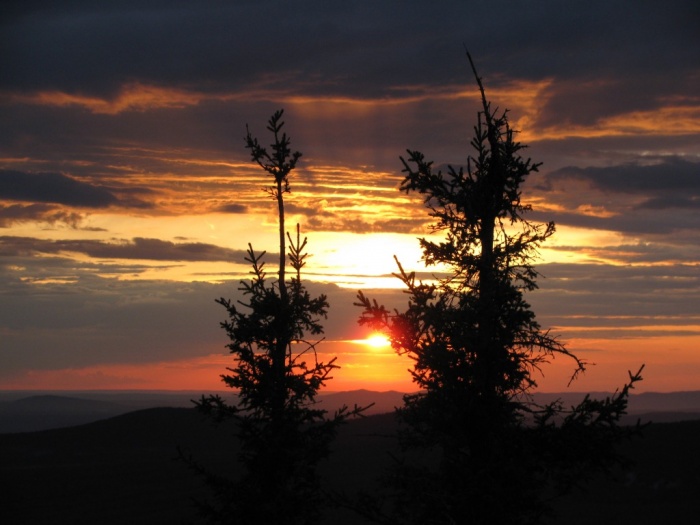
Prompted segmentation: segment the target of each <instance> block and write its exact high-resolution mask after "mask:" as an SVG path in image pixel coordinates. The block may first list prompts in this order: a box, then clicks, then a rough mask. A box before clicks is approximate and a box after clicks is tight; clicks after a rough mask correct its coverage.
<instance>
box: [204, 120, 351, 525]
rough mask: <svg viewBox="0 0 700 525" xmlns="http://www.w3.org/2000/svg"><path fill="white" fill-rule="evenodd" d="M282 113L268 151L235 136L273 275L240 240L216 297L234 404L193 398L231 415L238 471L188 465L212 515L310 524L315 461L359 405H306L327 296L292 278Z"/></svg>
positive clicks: (295, 248) (272, 127)
mask: <svg viewBox="0 0 700 525" xmlns="http://www.w3.org/2000/svg"><path fill="white" fill-rule="evenodd" d="M282 116H283V111H282V110H280V111H277V112H276V113H274V115H273V116H272V117H271V118H270V120H269V122H268V125H267V129H268V130H269V131H270V132H271V133H272V135H273V142H272V144H271V145H270V150H269V151H268V149H267V148H265V147H263V146H261V144H260V143H259V142H258V140H257V138H254V137H253V136H252V135H251V133H250V130H249V129H247V128H246V129H247V134H246V137H245V146H246V148H247V149H248V150H249V151H250V155H251V158H252V160H253V161H254V162H255V163H257V164H258V165H259V166H260V167H261V168H262V169H263V170H264V171H265V172H266V173H267V174H268V175H269V176H271V177H272V179H273V183H272V184H271V185H270V186H269V187H268V188H267V189H266V191H267V193H268V194H269V195H270V196H271V197H272V198H273V199H274V200H275V202H276V205H277V211H278V215H279V250H280V251H279V264H278V269H277V279H270V278H269V277H268V275H267V273H266V271H265V263H264V262H263V257H264V256H265V252H262V253H256V252H255V251H254V249H253V247H252V245H250V244H249V245H248V255H247V257H246V261H247V262H248V263H249V264H250V265H251V266H252V271H251V272H250V273H251V275H252V277H251V279H250V280H249V281H241V283H240V286H239V291H240V292H241V293H242V299H240V300H237V301H233V300H230V299H224V298H220V299H218V300H217V302H218V303H219V304H221V305H222V306H224V307H225V308H226V310H227V312H228V320H226V321H224V322H222V323H221V326H222V327H223V328H224V330H226V333H227V334H228V336H229V338H230V340H231V342H230V343H229V344H228V348H229V349H230V351H231V353H232V354H233V356H234V360H235V363H234V365H233V366H232V367H230V368H228V369H227V370H228V372H229V373H228V374H224V375H222V380H223V381H224V383H226V385H227V386H228V387H230V388H232V389H235V390H236V391H237V392H238V396H237V403H235V404H228V403H226V402H225V400H224V399H223V398H222V397H221V396H218V395H215V396H208V397H204V396H203V397H202V398H201V399H200V400H199V401H198V402H197V405H198V408H199V409H200V410H202V411H203V412H205V413H208V414H212V415H213V416H215V417H216V418H217V419H228V418H233V419H234V420H235V421H236V423H237V431H238V438H239V440H240V442H241V452H240V454H239V461H240V464H241V465H242V467H243V473H242V475H240V476H238V477H236V476H222V475H220V474H214V473H212V472H211V471H208V470H205V469H204V468H202V467H201V466H199V465H197V466H196V468H198V470H199V471H200V472H201V473H202V474H204V475H205V477H206V479H207V481H208V482H209V484H210V486H211V487H212V488H213V489H214V494H215V498H214V501H209V502H206V503H201V507H202V510H203V512H204V514H205V515H206V516H207V517H208V518H209V519H210V521H211V522H214V523H236V524H256V525H258V524H280V523H285V524H315V523H319V522H320V517H321V513H322V508H323V506H324V503H325V501H324V500H325V497H324V495H323V492H322V490H321V489H320V487H319V478H318V475H317V468H316V467H317V465H318V463H319V462H320V461H321V460H322V459H323V458H325V457H326V456H327V455H328V453H329V445H330V443H331V441H332V440H333V438H334V436H335V433H336V430H337V427H338V425H339V424H340V423H341V422H343V421H344V420H345V419H346V418H348V417H350V416H352V415H356V414H358V413H359V412H361V411H362V409H360V408H358V407H357V406H356V407H355V408H354V409H352V410H349V409H348V408H347V407H343V408H342V409H340V410H339V411H336V412H335V413H333V414H332V415H329V414H328V413H327V412H326V411H325V410H323V409H321V408H319V407H318V406H317V405H316V404H315V403H316V396H317V394H318V392H319V389H320V388H321V387H322V386H323V385H324V383H325V382H326V381H327V380H329V379H330V373H331V372H332V371H333V369H335V368H338V367H337V365H336V364H335V358H332V359H331V360H329V361H327V362H323V361H320V360H319V356H318V354H317V351H316V345H317V344H318V342H319V341H318V338H319V337H320V336H321V334H322V333H323V327H322V325H321V319H323V318H325V317H326V313H327V310H328V301H327V299H326V296H325V295H319V296H317V297H312V296H311V294H310V293H309V291H308V290H307V289H306V287H305V286H304V284H303V283H302V279H301V270H302V268H303V267H304V265H305V264H306V258H307V254H306V252H305V249H306V244H307V239H306V238H304V239H303V240H302V238H301V234H300V229H299V225H297V229H296V235H295V236H294V237H292V236H291V235H290V234H289V233H287V232H286V231H285V216H284V211H285V209H284V195H285V194H286V193H289V192H290V183H289V176H290V174H291V173H292V171H293V170H294V169H295V168H296V165H297V161H298V160H299V158H300V157H301V153H300V152H298V151H295V152H292V150H291V149H290V138H289V137H288V136H287V134H286V133H285V132H283V130H282V128H283V126H284V122H283V120H282ZM287 242H288V243H287ZM287 250H288V251H287ZM287 256H288V259H289V264H290V266H291V269H292V272H290V273H291V274H292V275H291V277H290V278H288V277H287V273H288V272H287ZM310 338H316V340H312V339H310Z"/></svg>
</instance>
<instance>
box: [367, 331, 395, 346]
mask: <svg viewBox="0 0 700 525" xmlns="http://www.w3.org/2000/svg"><path fill="white" fill-rule="evenodd" d="M364 343H365V344H366V345H367V346H371V347H372V348H384V347H385V346H389V345H390V344H391V343H390V342H389V339H388V338H387V336H385V335H384V334H380V333H374V334H372V335H370V336H369V337H368V338H367V339H365V341H364Z"/></svg>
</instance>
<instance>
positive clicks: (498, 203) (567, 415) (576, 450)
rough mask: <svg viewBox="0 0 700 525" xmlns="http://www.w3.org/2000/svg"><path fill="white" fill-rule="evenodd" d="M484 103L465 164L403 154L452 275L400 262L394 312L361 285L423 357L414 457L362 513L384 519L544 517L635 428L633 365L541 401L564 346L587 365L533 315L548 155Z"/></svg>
mask: <svg viewBox="0 0 700 525" xmlns="http://www.w3.org/2000/svg"><path fill="white" fill-rule="evenodd" d="M469 61H470V63H471V65H472V69H473V71H474V75H475V77H476V80H477V84H478V86H479V90H480V93H481V101H482V105H483V108H482V110H481V111H480V112H479V114H478V120H477V124H476V126H475V127H474V137H473V139H472V141H471V147H472V148H473V153H472V155H470V156H469V157H468V160H467V166H466V169H464V168H459V169H455V168H453V167H449V169H448V171H447V173H443V172H441V171H435V170H434V169H433V165H432V163H431V162H428V161H426V160H425V158H424V156H423V154H421V153H419V152H417V151H410V150H409V151H408V157H407V159H404V158H402V159H401V161H402V162H403V166H404V169H403V172H404V173H405V174H406V176H405V179H404V180H403V182H402V184H401V190H402V191H405V192H406V193H417V194H419V195H421V196H423V198H424V202H425V206H426V207H427V208H428V210H429V213H430V216H431V217H433V218H434V219H435V221H436V222H435V224H434V230H435V231H443V232H445V234H446V237H445V239H444V241H442V242H439V243H436V242H433V241H431V240H428V239H420V244H421V247H422V250H423V258H424V261H425V262H426V263H427V264H428V265H440V268H441V269H447V274H448V277H445V278H435V279H434V280H433V281H431V282H422V281H417V280H416V278H415V275H414V274H413V273H408V272H406V271H404V269H403V267H402V266H401V264H400V263H399V262H398V260H397V264H398V269H399V271H398V273H397V277H398V278H399V279H401V281H402V282H403V284H404V285H405V288H406V289H405V293H406V294H407V295H408V306H407V309H406V310H405V311H401V312H400V311H393V312H391V311H388V310H387V309H386V308H384V307H383V306H382V305H380V304H378V303H377V302H376V301H372V300H370V299H369V298H367V297H366V296H365V295H364V294H363V293H362V292H360V293H359V295H358V303H357V304H358V306H361V307H362V308H363V309H364V310H363V313H362V316H361V318H360V323H361V324H367V325H371V326H373V327H374V328H378V329H383V330H384V331H385V332H386V333H387V335H388V336H389V337H390V339H391V342H392V345H393V347H394V349H395V350H397V351H398V352H399V353H401V354H406V355H408V356H409V357H410V358H411V359H412V360H413V363H414V365H413V370H412V372H411V373H412V376H413V381H414V383H415V384H416V386H417V387H418V388H419V392H418V393H416V394H413V395H408V396H406V397H405V405H404V407H403V408H401V409H400V410H399V416H400V419H401V422H402V430H401V434H400V442H401V445H402V448H403V455H402V456H400V457H399V458H397V462H396V465H395V468H394V469H393V470H392V471H391V472H390V473H389V474H388V476H387V480H386V486H388V487H390V489H389V490H388V491H387V494H386V499H385V500H377V499H376V498H367V499H365V500H364V501H363V502H362V503H361V504H360V505H358V507H359V509H360V511H361V512H362V513H363V514H365V516H367V517H370V518H371V519H373V520H374V521H377V522H383V523H412V524H413V523H415V524H421V525H426V524H448V523H449V524H467V523H468V524H486V523H488V524H501V523H508V524H518V523H522V524H525V523H539V522H540V520H541V519H542V517H543V516H544V515H545V514H546V512H547V511H548V509H549V507H550V505H549V504H550V501H551V499H552V498H554V497H556V496H558V495H560V494H563V493H565V492H567V491H568V490H570V489H571V488H572V487H573V486H575V485H576V484H577V483H578V482H581V481H583V480H584V479H585V478H586V476H589V475H592V474H593V473H596V472H599V471H601V470H602V471H605V470H607V469H610V468H611V467H612V466H614V465H615V464H616V463H617V462H618V461H619V460H620V458H619V457H618V455H617V453H616V445H617V444H618V442H619V441H620V440H621V439H623V438H625V437H626V436H628V435H630V434H632V433H634V432H636V430H637V429H630V428H626V427H621V426H620V425H619V421H620V417H621V416H622V415H623V414H624V413H625V410H626V406H627V399H628V393H629V389H630V388H632V387H633V385H634V383H635V382H636V381H639V380H640V379H641V377H640V373H641V370H640V372H639V373H637V374H630V380H629V383H627V384H626V385H625V386H624V387H623V388H622V389H621V390H620V391H619V392H616V394H615V395H613V396H612V397H610V398H608V399H605V400H602V401H597V400H593V399H590V398H588V397H587V398H586V399H585V400H584V401H583V402H582V403H581V404H580V405H578V406H575V407H572V408H570V409H568V408H565V407H563V406H562V405H561V404H560V403H553V404H550V405H548V406H537V405H535V404H534V403H533V402H532V400H531V398H530V396H529V394H530V393H531V392H532V390H533V388H534V387H536V380H535V377H534V374H535V373H536V372H538V371H539V370H540V366H541V365H542V364H543V363H545V362H547V361H549V360H550V359H551V358H553V357H555V356H565V357H567V358H571V359H572V362H573V363H574V373H573V376H572V380H573V379H574V378H575V376H576V375H577V374H578V373H580V372H582V371H584V370H585V363H584V362H582V361H581V360H579V359H578V358H576V356H574V355H573V354H571V353H570V352H569V351H568V350H567V349H566V348H565V346H564V345H563V344H562V343H561V342H559V341H558V340H557V339H556V338H555V337H552V336H551V335H550V334H549V333H548V332H547V331H544V330H543V329H542V328H541V327H540V325H539V324H538V322H537V321H536V319H535V314H534V312H533V311H532V310H531V308H530V305H529V304H528V303H527V302H526V300H525V297H524V293H525V292H528V291H533V290H535V289H536V288H537V284H536V279H537V277H538V273H537V272H536V271H535V269H534V267H533V264H532V261H533V258H534V256H535V255H536V254H537V250H538V247H539V246H540V244H541V243H542V242H543V241H545V240H546V239H547V238H548V237H550V236H551V235H552V234H553V233H554V231H555V228H554V224H553V223H548V224H534V223H531V222H529V221H528V220H527V219H526V217H525V216H526V214H527V212H528V211H529V210H530V207H529V206H528V205H524V204H522V203H521V185H522V183H523V182H524V181H525V179H526V178H527V176H528V175H529V174H530V173H532V172H533V171H537V169H538V166H539V164H536V163H532V162H531V160H530V159H526V158H523V157H522V156H521V154H522V150H523V148H524V147H525V146H523V145H521V144H520V143H519V142H517V141H516V140H515V132H514V130H513V129H511V127H510V125H509V122H508V112H507V111H503V112H499V110H498V109H495V110H494V109H492V108H491V105H490V103H489V102H488V100H487V98H486V95H485V91H484V88H483V85H482V82H481V79H480V78H479V77H478V75H477V73H476V69H475V68H474V65H473V62H472V61H471V57H469Z"/></svg>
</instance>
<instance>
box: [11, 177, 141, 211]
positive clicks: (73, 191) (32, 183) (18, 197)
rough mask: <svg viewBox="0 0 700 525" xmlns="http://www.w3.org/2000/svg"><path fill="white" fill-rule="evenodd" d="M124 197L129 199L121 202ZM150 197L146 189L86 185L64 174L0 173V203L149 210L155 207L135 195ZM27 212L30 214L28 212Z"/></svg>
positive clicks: (86, 183)
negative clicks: (121, 207)
mask: <svg viewBox="0 0 700 525" xmlns="http://www.w3.org/2000/svg"><path fill="white" fill-rule="evenodd" d="M118 193H123V194H125V195H126V198H120V196H119V195H118ZM140 193H150V190H148V189H145V188H123V189H115V188H109V187H105V186H99V185H95V184H90V183H88V182H82V181H80V180H77V179H75V178H73V177H69V176H67V175H64V174H62V173H27V172H22V171H15V170H3V169H0V201H2V200H5V201H23V202H33V203H52V204H65V205H68V206H75V207H79V208H108V207H110V206H117V205H118V206H126V207H135V208H148V207H150V206H151V205H150V204H149V203H146V202H144V201H142V200H140V199H138V198H136V197H133V195H134V194H140ZM25 211H28V210H26V208H25Z"/></svg>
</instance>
